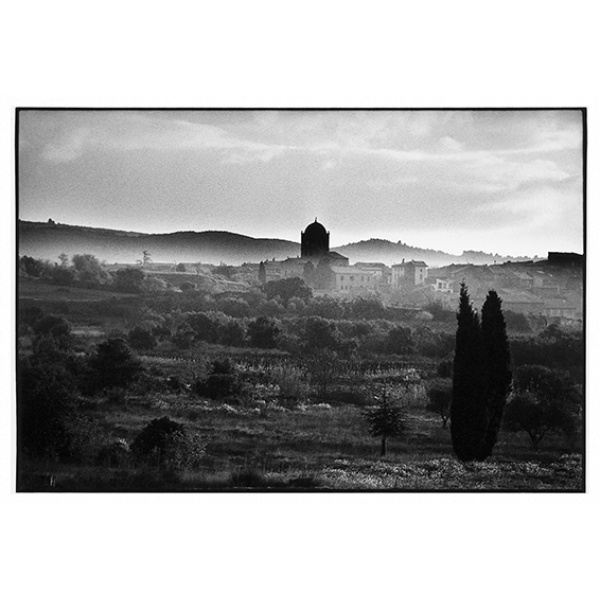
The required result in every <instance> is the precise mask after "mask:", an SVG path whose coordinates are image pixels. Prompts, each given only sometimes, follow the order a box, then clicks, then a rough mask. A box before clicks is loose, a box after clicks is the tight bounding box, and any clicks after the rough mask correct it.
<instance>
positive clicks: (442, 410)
mask: <svg viewBox="0 0 600 600" xmlns="http://www.w3.org/2000/svg"><path fill="white" fill-rule="evenodd" d="M427 396H428V397H429V404H427V407H426V408H427V410H429V411H431V412H434V413H436V414H438V415H439V416H440V417H441V419H442V427H443V428H444V429H445V428H446V425H447V423H448V419H449V418H450V406H451V405H452V383H451V382H450V381H448V380H447V379H434V380H433V381H432V382H431V383H430V384H429V387H428V390H427Z"/></svg>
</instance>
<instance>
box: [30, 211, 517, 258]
mask: <svg viewBox="0 0 600 600" xmlns="http://www.w3.org/2000/svg"><path fill="white" fill-rule="evenodd" d="M333 250H335V251H336V252H339V253H340V254H343V255H344V256H347V257H348V258H349V259H350V263H354V262H358V261H364V262H383V263H385V264H387V265H392V264H395V263H399V262H402V260H403V259H404V260H423V261H425V262H426V263H427V264H428V265H429V266H432V267H433V266H441V265H445V264H450V263H460V262H462V263H466V262H471V263H474V264H485V263H487V264H491V263H493V262H494V260H496V261H497V262H503V261H505V260H525V259H526V257H506V256H499V255H492V254H485V253H483V252H476V251H467V252H463V253H462V255H458V256H457V255H452V254H447V253H445V252H441V251H439V250H429V249H423V248H415V247H413V246H408V245H406V244H403V243H401V242H398V243H394V242H390V241H388V240H380V239H371V240H367V241H360V242H356V243H353V244H347V245H345V246H339V247H337V248H333ZM143 251H147V252H149V253H150V255H151V257H152V259H153V260H154V261H155V262H185V263H194V262H202V263H210V264H216V265H218V264H220V263H221V262H224V263H226V264H230V265H239V264H242V263H244V262H259V261H261V260H266V259H269V260H271V259H273V258H275V259H277V260H281V259H285V258H288V257H295V256H299V255H300V244H299V243H297V242H290V241H288V240H280V239H271V238H252V237H249V236H245V235H239V234H237V233H230V232H228V231H202V232H195V231H180V232H177V233H166V234H147V233H136V232H131V231H117V230H114V229H99V228H95V227H81V226H77V225H63V224H59V223H53V222H49V223H37V222H32V221H19V254H20V255H28V256H33V257H34V258H44V259H48V260H51V261H57V260H58V256H59V255H60V254H62V253H63V252H64V253H65V254H67V255H69V256H72V255H73V254H93V255H95V256H97V257H98V258H99V259H100V260H105V261H106V262H108V263H135V262H136V261H139V260H141V258H142V253H143Z"/></svg>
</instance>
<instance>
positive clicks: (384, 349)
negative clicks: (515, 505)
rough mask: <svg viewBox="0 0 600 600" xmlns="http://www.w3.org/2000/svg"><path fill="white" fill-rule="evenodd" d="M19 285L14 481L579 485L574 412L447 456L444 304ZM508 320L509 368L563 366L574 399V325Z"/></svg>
mask: <svg viewBox="0 0 600 600" xmlns="http://www.w3.org/2000/svg"><path fill="white" fill-rule="evenodd" d="M19 291H20V298H19V311H20V322H19V349H20V357H21V368H20V374H21V381H20V392H19V402H20V424H19V435H20V446H19V461H18V462H19V466H18V489H20V490H23V491H167V490H168V491H233V490H235V491H240V490H244V491H257V490H259V491H306V490H310V491H332V490H335V491H385V490H387V491H391V490H399V491H425V490H426V491H444V490H445V491H486V490H487V491H539V490H545V491H559V490H570V491H581V490H582V489H583V481H584V478H583V465H582V449H583V446H582V425H581V418H580V416H579V417H578V419H575V421H573V420H572V421H571V422H570V423H569V427H568V428H567V427H566V426H563V425H564V424H561V423H560V422H555V423H549V424H548V426H546V424H543V425H542V426H540V427H541V428H540V429H539V431H538V434H539V435H538V437H539V439H537V437H536V435H533V436H532V434H531V431H529V430H527V428H524V427H515V426H512V427H503V428H502V429H501V430H500V432H499V434H498V440H497V443H496V445H495V447H494V451H493V454H492V456H491V457H490V458H488V459H487V460H485V461H466V462H465V461H460V460H458V459H457V458H456V456H455V455H454V453H453V444H452V438H451V433H450V432H451V429H450V426H451V424H450V422H448V416H449V406H448V405H447V404H444V402H441V403H440V402H437V404H436V402H434V400H435V398H438V397H439V398H443V397H444V396H443V394H442V393H441V392H439V393H438V396H436V395H435V394H434V392H433V391H432V390H434V389H437V390H440V389H442V390H446V393H447V392H448V390H449V389H451V381H452V380H451V376H452V356H453V343H454V335H453V333H452V332H453V331H454V330H455V327H456V326H455V316H454V314H453V313H452V312H451V311H443V312H442V311H440V312H439V314H438V315H436V317H437V318H428V320H426V321H423V320H419V317H418V316H417V318H415V317H414V316H412V315H410V314H409V315H408V316H407V315H403V314H401V313H398V312H396V313H394V312H393V311H386V309H385V307H384V306H382V305H381V303H380V302H377V301H375V300H370V301H367V300H365V299H357V300H354V301H347V302H345V303H344V302H341V301H339V300H333V299H314V298H307V299H304V300H302V301H301V302H300V301H296V300H294V299H291V300H289V301H288V302H283V301H281V299H279V300H277V301H276V302H275V303H273V302H272V301H270V300H268V299H267V298H266V297H265V296H264V294H262V295H261V292H260V291H257V290H254V291H253V292H252V293H249V294H247V295H246V296H237V297H231V295H225V296H223V297H214V296H210V295H207V294H200V293H196V292H191V293H174V292H169V291H165V292H161V293H158V294H156V293H154V294H149V293H143V292H138V293H124V292H122V291H118V290H112V289H93V288H81V287H76V286H56V285H52V284H51V283H49V282H47V281H41V280H37V279H34V278H28V279H24V280H23V281H21V282H20V286H19ZM269 302H271V305H270V306H266V305H268V304H269ZM274 304H275V305H274ZM434 308H435V307H433V308H432V309H431V310H433V309H434ZM269 313H271V314H273V313H275V314H276V315H277V316H276V317H274V316H265V315H266V314H269ZM421 319H422V317H421ZM520 329H521V331H517V332H514V331H513V332H512V333H511V340H512V344H513V362H515V360H516V361H518V364H516V365H514V367H516V368H519V366H520V367H521V368H523V365H524V366H527V365H528V362H529V361H528V358H532V359H535V360H536V361H537V362H538V363H540V365H539V368H555V366H556V361H560V364H561V365H562V367H563V368H565V369H567V370H566V371H565V377H568V379H569V385H570V386H571V387H572V388H573V390H575V391H577V392H579V394H580V395H579V401H581V381H577V377H581V358H580V356H581V352H582V350H581V347H580V346H581V332H577V331H576V330H573V329H571V330H564V331H563V330H561V329H560V328H557V327H556V326H552V327H550V328H548V327H545V328H541V329H538V330H537V331H536V330H534V329H532V328H530V329H529V330H528V331H523V330H522V329H524V328H523V327H522V324H521V326H520ZM115 340H118V341H119V344H120V345H119V344H116V343H114V342H115ZM110 344H112V346H110ZM577 344H579V355H578V354H577V353H576V354H575V355H573V353H572V350H573V348H577V347H578V346H577ZM108 346H110V348H108ZM101 347H102V348H104V350H106V352H105V353H104V354H102V353H101V351H100V350H99V349H100V348H101ZM107 348H108V349H107ZM109 350H110V351H109ZM110 352H113V353H115V352H116V353H117V355H116V356H118V360H116V359H115V358H114V357H113V356H111V355H110ZM118 353H121V354H118ZM569 353H570V354H569ZM567 355H568V356H570V359H568V360H567V358H565V357H566V356H567ZM111 360H113V362H112V363H111ZM115 360H116V362H115ZM102 361H104V362H102ZM569 361H570V362H569ZM124 365H125V367H126V368H128V369H129V370H128V371H127V372H125V373H124V374H123V377H122V378H119V377H118V375H119V373H118V372H119V371H120V370H122V368H123V366H124ZM544 365H545V366H544ZM568 369H570V371H569V370H568ZM49 374H52V377H53V381H54V383H55V384H56V385H55V388H52V386H49V385H47V378H48V376H49ZM36 377H39V378H40V381H39V382H38V383H37V384H35V385H34V382H35V378H36ZM24 378H25V379H24ZM99 378H100V379H99ZM50 388H52V389H50ZM569 389H571V388H569ZM571 391H572V390H571ZM25 394H30V395H31V398H32V400H31V402H32V403H35V402H38V403H39V402H46V405H45V406H44V408H43V410H42V412H41V413H40V411H39V410H37V409H38V408H39V407H34V410H36V414H35V416H33V417H32V416H31V415H30V414H29V411H28V407H27V402H28V398H27V397H26V396H25ZM44 394H46V396H44ZM61 394H62V396H61ZM57 395H58V396H60V398H59V397H57ZM66 397H68V402H67V401H65V398H66ZM382 398H383V401H384V402H385V401H386V399H389V400H390V401H393V402H394V404H395V405H396V406H397V407H398V409H399V413H398V414H399V415H400V418H401V425H402V426H401V428H400V429H399V430H398V431H397V432H395V433H394V434H392V433H390V435H389V439H387V440H385V444H384V446H385V448H384V447H383V446H382V445H381V436H380V435H379V436H378V435H377V434H373V431H372V430H371V429H370V427H369V420H368V414H369V413H370V412H371V413H372V412H373V411H374V410H376V409H377V406H378V403H381V402H382ZM48 402H49V403H48ZM52 411H54V412H52ZM576 412H577V411H576ZM580 414H581V413H580V411H579V412H578V415H580ZM59 417H60V418H59ZM40 419H42V420H45V422H42V423H40ZM26 427H31V428H32V431H31V432H29V431H27V430H25V428H26ZM161 427H162V428H163V429H161ZM165 427H166V429H165ZM150 430H152V433H151V432H150ZM152 435H153V436H154V437H152ZM33 438H35V439H33ZM30 439H31V441H30ZM42 441H43V443H41V442H42ZM142 441H144V443H142Z"/></svg>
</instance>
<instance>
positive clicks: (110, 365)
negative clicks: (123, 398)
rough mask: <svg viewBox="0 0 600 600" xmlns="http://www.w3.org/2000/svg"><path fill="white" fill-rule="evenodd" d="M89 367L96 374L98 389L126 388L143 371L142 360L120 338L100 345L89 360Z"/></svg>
mask: <svg viewBox="0 0 600 600" xmlns="http://www.w3.org/2000/svg"><path fill="white" fill-rule="evenodd" d="M88 365H89V367H90V368H91V369H92V372H93V373H94V376H95V382H94V383H95V387H96V388H97V389H106V388H111V387H118V388H125V387H127V386H128V385H129V384H130V383H131V382H133V381H134V380H135V379H136V378H137V376H138V375H139V374H140V373H141V372H142V370H143V367H142V363H141V362H140V360H139V359H137V358H136V357H135V356H134V355H133V353H132V352H131V350H130V349H129V346H128V345H127V344H126V343H125V341H124V340H122V339H120V338H111V339H108V340H106V341H105V342H102V343H101V344H98V345H97V346H96V351H95V353H94V354H93V355H92V356H90V358H89V359H88Z"/></svg>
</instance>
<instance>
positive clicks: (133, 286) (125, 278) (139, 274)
mask: <svg viewBox="0 0 600 600" xmlns="http://www.w3.org/2000/svg"><path fill="white" fill-rule="evenodd" d="M144 277H145V276H144V273H143V271H142V270H141V269H119V270H118V271H117V272H116V273H115V280H114V286H115V289H117V290H119V291H120V292H127V293H129V294H137V293H139V292H141V291H142V284H143V282H144Z"/></svg>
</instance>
